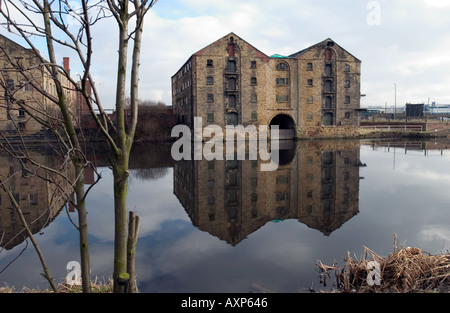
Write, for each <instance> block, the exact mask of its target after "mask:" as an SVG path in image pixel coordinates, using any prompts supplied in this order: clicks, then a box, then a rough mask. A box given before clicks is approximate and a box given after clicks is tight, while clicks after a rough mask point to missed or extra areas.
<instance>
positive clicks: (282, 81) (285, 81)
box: [277, 78, 289, 86]
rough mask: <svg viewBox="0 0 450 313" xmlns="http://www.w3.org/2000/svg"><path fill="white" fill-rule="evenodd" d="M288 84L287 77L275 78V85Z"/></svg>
mask: <svg viewBox="0 0 450 313" xmlns="http://www.w3.org/2000/svg"><path fill="white" fill-rule="evenodd" d="M286 85H289V78H277V86H286Z"/></svg>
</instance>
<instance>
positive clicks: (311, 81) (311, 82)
mask: <svg viewBox="0 0 450 313" xmlns="http://www.w3.org/2000/svg"><path fill="white" fill-rule="evenodd" d="M308 86H310V87H312V86H313V80H312V79H308Z"/></svg>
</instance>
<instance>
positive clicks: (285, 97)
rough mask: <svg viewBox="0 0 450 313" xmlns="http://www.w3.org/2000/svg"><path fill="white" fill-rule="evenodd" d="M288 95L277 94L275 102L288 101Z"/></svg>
mask: <svg viewBox="0 0 450 313" xmlns="http://www.w3.org/2000/svg"><path fill="white" fill-rule="evenodd" d="M288 100H289V96H288V95H277V102H288Z"/></svg>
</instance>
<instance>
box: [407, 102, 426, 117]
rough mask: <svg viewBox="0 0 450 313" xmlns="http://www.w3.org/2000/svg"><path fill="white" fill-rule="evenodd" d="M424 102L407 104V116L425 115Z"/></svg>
mask: <svg viewBox="0 0 450 313" xmlns="http://www.w3.org/2000/svg"><path fill="white" fill-rule="evenodd" d="M424 106H425V105H424V104H411V103H407V104H406V116H407V117H423V112H424Z"/></svg>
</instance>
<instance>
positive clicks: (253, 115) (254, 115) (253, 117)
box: [251, 112, 258, 121]
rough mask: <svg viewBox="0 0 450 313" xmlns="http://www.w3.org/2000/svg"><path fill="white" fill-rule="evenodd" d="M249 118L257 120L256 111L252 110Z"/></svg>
mask: <svg viewBox="0 0 450 313" xmlns="http://www.w3.org/2000/svg"><path fill="white" fill-rule="evenodd" d="M251 119H252V121H257V120H258V114H257V113H256V112H252V116H251Z"/></svg>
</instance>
